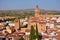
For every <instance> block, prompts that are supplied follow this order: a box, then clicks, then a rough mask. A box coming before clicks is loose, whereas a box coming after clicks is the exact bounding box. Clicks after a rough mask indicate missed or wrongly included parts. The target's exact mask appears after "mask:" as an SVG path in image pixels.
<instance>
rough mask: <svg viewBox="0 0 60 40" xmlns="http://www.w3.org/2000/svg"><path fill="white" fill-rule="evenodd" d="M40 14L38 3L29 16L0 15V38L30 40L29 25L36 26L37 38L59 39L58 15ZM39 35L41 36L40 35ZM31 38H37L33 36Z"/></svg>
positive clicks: (3, 39)
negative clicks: (32, 13)
mask: <svg viewBox="0 0 60 40" xmlns="http://www.w3.org/2000/svg"><path fill="white" fill-rule="evenodd" d="M48 13H49V12H47V13H46V14H44V15H43V14H40V9H39V7H38V5H37V6H36V8H35V9H34V16H30V17H29V18H28V17H27V16H26V17H25V18H18V17H10V16H5V17H0V40H19V39H20V38H21V37H23V39H24V40H30V39H29V38H30V34H31V33H30V32H31V26H33V27H34V30H36V26H37V28H38V34H39V40H60V15H51V14H48ZM40 36H41V37H40ZM33 40H38V39H37V38H34V39H33Z"/></svg>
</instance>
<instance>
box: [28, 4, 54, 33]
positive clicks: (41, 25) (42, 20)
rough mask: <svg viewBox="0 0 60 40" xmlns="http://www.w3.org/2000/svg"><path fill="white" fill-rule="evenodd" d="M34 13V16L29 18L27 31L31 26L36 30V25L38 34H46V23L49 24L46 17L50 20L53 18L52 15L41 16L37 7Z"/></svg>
mask: <svg viewBox="0 0 60 40" xmlns="http://www.w3.org/2000/svg"><path fill="white" fill-rule="evenodd" d="M34 12H35V16H34V17H30V18H29V21H28V29H30V28H31V26H32V25H33V26H34V29H35V28H36V24H37V26H38V32H39V33H40V32H46V31H47V26H46V23H47V22H49V21H47V20H46V19H47V17H48V18H51V17H53V16H52V15H48V14H44V15H42V14H41V12H40V9H39V7H38V5H37V6H36V8H35V10H34Z"/></svg>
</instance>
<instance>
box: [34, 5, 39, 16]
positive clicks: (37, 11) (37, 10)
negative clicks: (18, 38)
mask: <svg viewBox="0 0 60 40" xmlns="http://www.w3.org/2000/svg"><path fill="white" fill-rule="evenodd" d="M39 13H40V10H39V7H38V5H36V8H35V17H38V16H39Z"/></svg>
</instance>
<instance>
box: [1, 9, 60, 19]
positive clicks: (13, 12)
mask: <svg viewBox="0 0 60 40" xmlns="http://www.w3.org/2000/svg"><path fill="white" fill-rule="evenodd" d="M33 10H34V9H30V10H29V9H27V10H0V17H4V16H15V17H19V18H24V17H26V16H28V17H30V16H34V11H33ZM47 12H50V13H49V14H53V15H60V11H54V10H42V9H41V14H45V13H47Z"/></svg>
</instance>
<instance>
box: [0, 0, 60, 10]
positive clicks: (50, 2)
mask: <svg viewBox="0 0 60 40" xmlns="http://www.w3.org/2000/svg"><path fill="white" fill-rule="evenodd" d="M36 5H38V6H39V8H40V9H45V10H60V0H0V10H20V9H32V8H35V6H36Z"/></svg>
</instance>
